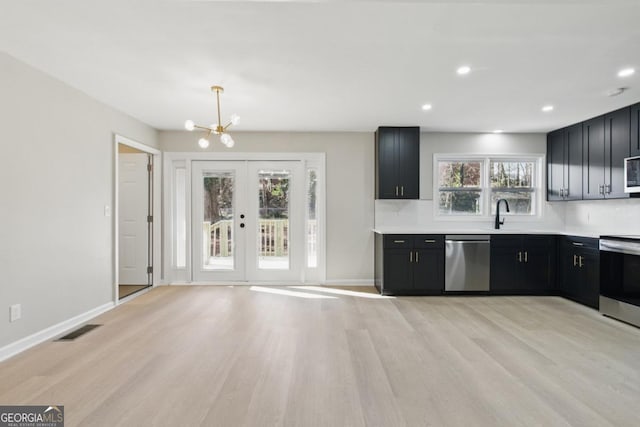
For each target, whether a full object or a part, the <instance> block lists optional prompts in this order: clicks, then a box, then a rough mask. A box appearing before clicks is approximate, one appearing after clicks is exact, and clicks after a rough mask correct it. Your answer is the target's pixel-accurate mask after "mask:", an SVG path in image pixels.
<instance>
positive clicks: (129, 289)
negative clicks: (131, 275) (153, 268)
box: [118, 285, 149, 299]
mask: <svg viewBox="0 0 640 427" xmlns="http://www.w3.org/2000/svg"><path fill="white" fill-rule="evenodd" d="M148 287H149V285H118V295H119V296H120V299H122V298H126V297H128V296H129V295H133V294H135V293H136V292H138V291H141V290H143V289H146V288H148Z"/></svg>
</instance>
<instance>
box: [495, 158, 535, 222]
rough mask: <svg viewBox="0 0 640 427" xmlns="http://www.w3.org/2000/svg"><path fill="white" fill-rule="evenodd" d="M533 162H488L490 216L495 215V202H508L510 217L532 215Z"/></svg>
mask: <svg viewBox="0 0 640 427" xmlns="http://www.w3.org/2000/svg"><path fill="white" fill-rule="evenodd" d="M534 166H535V163H534V162H533V161H508V160H507V161H503V160H493V159H492V160H490V166H489V174H490V177H489V178H490V181H491V203H490V206H491V214H492V215H495V213H496V202H497V201H498V200H500V199H505V200H506V201H507V202H509V208H510V213H511V214H512V215H531V214H534V213H535V211H534V197H533V196H534V186H533V171H534V169H535V168H534Z"/></svg>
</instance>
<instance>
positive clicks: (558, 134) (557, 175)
mask: <svg viewBox="0 0 640 427" xmlns="http://www.w3.org/2000/svg"><path fill="white" fill-rule="evenodd" d="M566 134H567V132H566V129H558V130H555V131H553V132H549V134H547V200H549V201H554V200H563V188H564V175H565V173H564V169H565V138H566Z"/></svg>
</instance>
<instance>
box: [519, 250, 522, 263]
mask: <svg viewBox="0 0 640 427" xmlns="http://www.w3.org/2000/svg"><path fill="white" fill-rule="evenodd" d="M518 262H522V252H518Z"/></svg>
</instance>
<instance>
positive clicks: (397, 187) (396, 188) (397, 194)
mask: <svg viewBox="0 0 640 427" xmlns="http://www.w3.org/2000/svg"><path fill="white" fill-rule="evenodd" d="M397 195H398V186H397V185H396V196H397Z"/></svg>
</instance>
